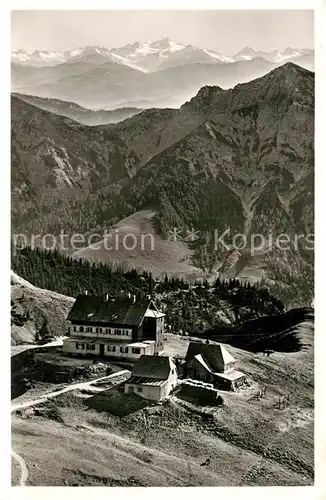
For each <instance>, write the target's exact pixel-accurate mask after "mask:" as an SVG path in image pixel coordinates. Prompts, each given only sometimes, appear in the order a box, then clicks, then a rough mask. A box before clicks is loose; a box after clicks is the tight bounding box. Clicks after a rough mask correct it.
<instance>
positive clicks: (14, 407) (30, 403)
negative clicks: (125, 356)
mask: <svg viewBox="0 0 326 500" xmlns="http://www.w3.org/2000/svg"><path fill="white" fill-rule="evenodd" d="M127 373H130V372H129V370H121V371H120V372H115V373H111V375H106V376H105V377H100V378H97V379H94V380H90V381H88V382H79V383H77V384H71V385H68V386H67V387H65V388H64V389H61V390H60V391H54V392H48V393H46V394H44V395H43V396H41V397H39V398H37V399H32V400H29V401H25V402H24V403H18V404H16V405H15V404H14V405H11V412H14V411H17V410H23V409H24V408H29V407H30V406H34V405H37V404H40V403H44V402H45V401H48V400H49V399H52V398H55V397H57V396H59V395H60V394H64V393H65V392H70V391H75V390H81V389H91V385H92V384H94V383H96V382H99V381H100V380H109V379H111V378H113V377H118V376H120V375H124V374H127ZM100 390H103V391H104V390H105V388H104V387H103V389H101V388H100V389H99V388H96V391H97V392H99V391H100Z"/></svg>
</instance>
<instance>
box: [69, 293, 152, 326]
mask: <svg viewBox="0 0 326 500" xmlns="http://www.w3.org/2000/svg"><path fill="white" fill-rule="evenodd" d="M149 308H150V309H153V310H156V309H157V308H156V306H155V304H154V303H153V302H152V300H151V299H150V298H140V299H137V300H136V301H135V302H134V301H133V299H132V298H128V297H113V298H108V300H105V298H104V297H103V296H99V295H78V297H77V299H76V301H75V303H74V305H73V306H72V308H71V310H70V312H69V315H68V318H67V319H68V320H69V321H86V322H87V321H90V322H94V323H113V324H117V325H129V326H140V325H141V323H142V321H143V318H144V316H145V314H146V311H147V309H149Z"/></svg>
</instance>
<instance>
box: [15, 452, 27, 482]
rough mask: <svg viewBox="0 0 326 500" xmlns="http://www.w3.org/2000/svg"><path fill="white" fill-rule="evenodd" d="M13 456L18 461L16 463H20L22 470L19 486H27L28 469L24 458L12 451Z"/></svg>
mask: <svg viewBox="0 0 326 500" xmlns="http://www.w3.org/2000/svg"><path fill="white" fill-rule="evenodd" d="M11 455H12V457H13V458H14V459H15V460H16V462H18V464H19V467H20V470H21V475H20V481H19V486H26V482H27V479H28V468H27V465H26V462H25V460H24V459H23V457H21V456H20V455H18V453H16V452H15V451H13V450H11Z"/></svg>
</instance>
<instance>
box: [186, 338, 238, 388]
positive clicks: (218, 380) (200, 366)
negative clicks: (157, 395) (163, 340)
mask: <svg viewBox="0 0 326 500" xmlns="http://www.w3.org/2000/svg"><path fill="white" fill-rule="evenodd" d="M235 362H236V361H235V359H234V358H233V356H231V354H230V353H229V352H228V351H227V350H226V348H225V347H224V346H223V345H221V344H213V343H203V342H190V344H189V347H188V351H187V354H186V358H185V364H184V373H183V375H184V377H189V378H191V379H195V380H196V379H197V380H202V381H204V382H208V383H212V384H213V385H214V387H216V388H218V389H222V390H223V389H224V390H235V389H237V388H238V387H241V386H242V385H244V384H245V383H246V375H245V374H244V373H242V372H240V371H238V370H236V368H235Z"/></svg>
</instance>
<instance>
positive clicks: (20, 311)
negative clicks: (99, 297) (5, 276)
mask: <svg viewBox="0 0 326 500" xmlns="http://www.w3.org/2000/svg"><path fill="white" fill-rule="evenodd" d="M73 302H74V299H73V298H72V297H66V296H65V295H60V294H59V293H56V292H52V291H50V290H43V289H41V288H37V287H35V286H33V285H31V284H30V283H29V282H28V281H26V280H24V279H22V278H20V277H19V276H17V274H15V273H13V272H12V273H11V343H12V345H19V344H33V343H35V342H36V341H46V340H47V341H48V340H51V339H53V338H55V337H59V336H63V335H65V334H66V329H67V324H66V321H65V320H66V317H67V315H68V312H69V310H70V308H71V306H72V304H73Z"/></svg>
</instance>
